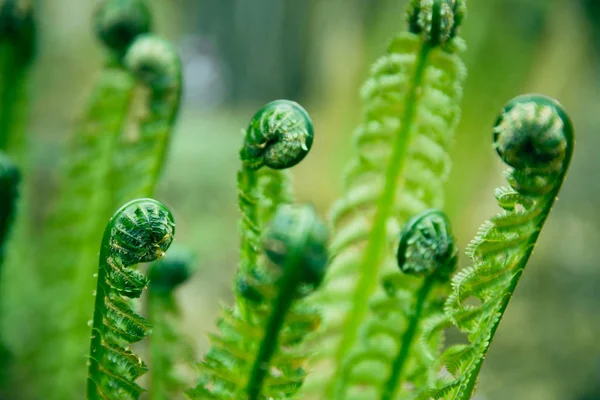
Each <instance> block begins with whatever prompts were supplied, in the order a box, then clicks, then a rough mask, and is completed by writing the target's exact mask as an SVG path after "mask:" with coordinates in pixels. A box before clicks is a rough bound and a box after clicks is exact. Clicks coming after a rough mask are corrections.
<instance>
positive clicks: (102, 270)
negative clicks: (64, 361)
mask: <svg viewBox="0 0 600 400" xmlns="http://www.w3.org/2000/svg"><path fill="white" fill-rule="evenodd" d="M174 234H175V223H174V221H173V216H172V215H171V213H170V212H169V210H168V209H167V208H166V207H165V206H164V205H163V204H161V203H159V202H158V201H156V200H152V199H138V200H133V201H131V202H129V203H127V204H125V205H124V206H123V207H121V208H120V209H119V210H118V211H117V212H116V213H115V215H114V216H113V217H112V218H111V220H110V221H109V223H108V225H107V226H106V230H105V232H104V237H103V238H102V245H101V247H100V265H99V269H98V284H97V289H96V304H95V309H94V320H93V325H92V339H91V344H90V361H89V370H88V386H87V398H88V399H89V400H96V399H123V400H127V399H138V397H139V395H140V394H141V392H142V389H141V388H140V387H139V386H138V385H137V384H136V383H135V380H136V379H137V378H138V377H139V376H141V375H142V374H144V373H145V372H146V370H147V368H146V366H145V364H144V363H143V362H142V360H141V359H140V358H139V357H138V356H136V355H135V354H134V353H133V352H131V350H129V348H128V347H127V346H128V344H130V343H133V342H137V341H139V340H141V339H143V338H144V337H145V336H147V335H148V333H149V332H150V325H149V324H148V322H147V321H146V320H145V319H143V318H142V317H140V316H139V315H137V314H135V312H134V311H133V309H132V306H131V304H130V303H129V301H128V299H132V298H137V297H140V295H141V294H142V291H143V289H144V288H145V287H146V285H147V284H148V279H147V278H146V277H145V276H144V275H143V274H141V273H140V272H138V271H136V270H135V269H133V268H131V267H133V266H135V265H136V264H138V263H142V262H149V261H153V260H155V259H157V258H160V257H162V256H163V255H164V253H165V251H166V250H167V249H168V248H169V246H170V245H171V242H172V241H173V235H174Z"/></svg>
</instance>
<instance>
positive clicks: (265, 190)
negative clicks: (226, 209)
mask: <svg viewBox="0 0 600 400" xmlns="http://www.w3.org/2000/svg"><path fill="white" fill-rule="evenodd" d="M313 134H314V133H313V128H312V122H311V121H310V118H309V117H308V114H307V113H306V111H305V110H304V109H303V108H302V107H301V106H300V105H298V104H296V103H294V102H291V101H286V100H278V101H275V102H272V103H269V104H267V105H266V106H265V107H263V108H262V109H261V110H259V112H258V113H257V114H256V115H255V116H254V117H253V119H252V120H251V122H250V124H249V127H248V129H247V130H246V131H245V139H244V146H243V147H242V150H241V152H240V158H241V159H242V168H241V170H240V171H239V173H238V196H239V197H238V198H239V204H240V211H241V214H242V220H241V227H240V230H241V239H242V240H241V254H240V267H239V270H238V274H237V277H236V282H235V295H236V303H235V306H234V307H233V308H224V309H223V311H222V315H221V319H220V320H219V323H218V327H219V330H220V335H218V336H213V337H211V343H212V346H211V349H210V350H209V351H208V353H207V355H206V357H205V359H204V361H203V363H202V364H201V365H200V379H199V382H198V385H197V386H196V388H195V389H194V390H193V391H191V392H190V393H189V396H190V397H192V398H200V399H205V398H214V399H231V398H246V397H245V396H246V394H245V393H246V392H248V391H251V392H253V393H254V394H253V395H256V396H258V395H259V394H258V393H255V391H256V390H259V391H260V387H261V386H262V388H263V394H264V395H265V396H269V395H272V396H273V397H274V398H285V397H286V396H290V395H292V394H293V393H295V392H296V391H297V390H298V388H299V387H300V385H301V383H302V380H303V379H304V376H305V373H304V370H303V369H302V365H303V363H304V360H305V359H306V356H305V355H304V354H302V353H301V352H299V351H298V350H296V349H295V347H296V346H297V345H298V344H299V343H300V342H302V340H303V339H304V337H305V336H306V335H307V334H308V333H309V332H312V331H313V330H314V329H315V328H316V327H317V326H318V324H319V318H318V315H317V314H316V310H315V309H314V308H313V307H310V306H308V305H307V304H306V303H305V301H304V300H302V301H296V302H294V303H293V305H291V306H290V305H286V304H285V302H282V301H281V300H282V299H280V298H279V294H278V293H283V292H282V290H283V289H282V285H284V283H285V282H286V281H285V280H284V278H282V277H281V276H280V275H281V274H280V273H279V272H277V270H276V269H275V270H274V269H273V268H272V267H269V266H268V264H267V263H266V262H265V260H264V259H263V258H262V257H260V255H259V254H260V252H259V249H260V247H261V246H260V238H261V236H262V232H263V229H264V227H265V223H266V222H267V218H269V216H271V215H274V212H275V209H276V208H277V207H278V206H279V205H281V204H286V203H288V202H291V201H292V199H293V194H292V191H291V189H290V188H291V186H290V182H289V177H288V175H287V174H286V173H285V171H281V169H282V168H289V167H292V166H294V165H296V164H297V163H298V162H300V161H301V160H302V159H303V158H304V157H305V156H306V155H307V153H308V151H309V150H310V147H311V145H312V141H313ZM264 166H267V167H269V168H263V167H264ZM297 212H298V214H302V213H308V212H307V211H306V210H305V211H302V212H300V211H297ZM291 232H292V231H291V230H290V232H289V233H291ZM317 250H318V249H315V252H316V251H317ZM276 263H277V262H276ZM278 264H281V262H279V263H278ZM286 268H287V267H286ZM284 276H286V275H285V274H284ZM286 285H287V284H286ZM284 286H285V285H284ZM287 290H288V292H289V291H290V290H291V291H292V292H293V291H298V290H299V289H298V288H296V289H293V290H292V289H289V288H288V289H287ZM288 294H292V293H288ZM287 300H289V299H286V301H287ZM277 307H282V308H285V309H286V312H285V313H284V314H285V315H287V316H286V317H285V320H284V323H283V327H282V328H281V329H280V328H278V327H276V326H271V327H269V328H268V329H266V325H267V324H268V323H269V321H271V318H272V316H273V315H274V314H273V313H274V310H275V309H277ZM281 317H282V315H279V317H278V318H281ZM280 322H281V321H280ZM273 324H274V323H273ZM267 332H269V334H270V335H277V334H278V336H277V341H278V346H275V348H273V349H265V348H264V347H261V345H260V343H261V341H263V337H264V336H265V334H266V333H267ZM278 332H279V333H278ZM269 341H270V339H269ZM273 344H274V343H273ZM261 348H263V350H262V351H263V352H266V353H267V354H263V355H262V356H260V357H262V358H265V357H266V358H269V359H270V360H271V369H270V370H269V372H268V373H267V376H264V375H263V374H264V372H265V371H262V370H259V369H256V368H254V367H253V365H256V364H255V360H256V359H257V357H259V352H260V350H259V349H261ZM267 350H268V351H267ZM271 351H275V354H274V355H273V356H272V358H271V355H269V354H268V353H269V352H271ZM252 371H254V372H252ZM251 373H252V374H253V378H252V379H251V378H250V377H249V376H250V374H251ZM251 381H252V382H254V383H253V386H252V388H250V387H249V382H251ZM263 381H264V382H263Z"/></svg>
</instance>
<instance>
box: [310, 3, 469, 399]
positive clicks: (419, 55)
mask: <svg viewBox="0 0 600 400" xmlns="http://www.w3.org/2000/svg"><path fill="white" fill-rule="evenodd" d="M464 13H465V1H464V0H456V1H455V0H421V1H411V3H410V4H409V9H408V22H409V29H410V32H409V33H404V34H401V35H399V36H398V37H396V38H395V39H394V40H393V41H392V43H391V44H390V46H389V48H388V52H387V54H386V55H384V56H383V57H382V58H381V59H379V60H378V61H377V62H376V63H375V64H374V66H373V68H372V71H371V76H370V78H369V79H368V80H367V82H366V84H365V85H364V87H363V89H362V97H363V100H364V103H365V111H364V115H363V122H362V123H361V125H360V126H359V128H358V129H357V130H356V132H355V135H354V141H355V144H356V147H357V151H358V154H357V157H356V159H355V160H354V161H353V162H352V163H351V164H350V167H349V169H348V171H347V174H346V177H345V194H344V196H343V197H342V198H341V199H340V200H339V201H338V202H336V204H335V205H334V207H333V209H332V211H331V214H330V220H331V223H332V225H333V227H334V237H333V239H332V243H331V248H330V253H331V256H332V263H331V267H330V272H329V274H328V276H327V277H326V279H325V282H324V284H323V286H322V287H321V288H320V290H319V291H318V293H317V294H316V296H315V302H318V303H320V304H322V305H323V306H324V310H323V313H324V318H323V320H324V321H325V326H324V329H323V330H322V332H321V334H320V335H317V338H316V340H315V342H316V343H317V344H318V346H319V349H322V350H321V351H319V352H318V353H317V354H316V355H315V357H313V361H314V367H313V368H314V369H315V370H316V371H317V372H316V373H313V374H311V375H310V376H309V378H308V379H307V382H306V385H305V390H304V391H303V392H304V394H305V395H307V396H313V397H314V398H318V399H322V398H328V399H335V398H338V397H337V396H342V395H343V393H345V392H346V388H347V386H348V385H350V384H351V382H348V381H347V380H346V379H345V377H347V376H348V373H347V372H348V371H345V369H346V368H347V367H348V358H349V357H350V356H351V354H355V353H356V352H357V351H360V347H361V346H362V344H361V343H360V340H359V338H360V336H361V332H360V331H361V326H364V323H365V321H366V320H367V319H368V318H369V314H370V310H369V303H370V299H371V298H372V297H373V296H375V295H376V292H377V291H378V290H380V289H379V285H378V281H379V280H380V278H381V277H382V275H383V274H384V273H386V271H391V270H393V269H395V267H394V261H393V253H394V249H393V246H394V244H395V241H396V238H397V235H398V232H399V230H400V227H401V226H402V224H403V223H404V222H405V221H407V220H408V219H409V218H411V217H412V216H414V215H416V214H418V213H420V212H423V211H425V210H427V209H430V208H432V207H433V208H441V207H442V206H443V202H444V192H443V184H444V182H445V180H446V178H447V175H448V172H449V169H450V160H449V156H448V154H447V150H448V148H449V146H450V143H451V141H452V133H453V131H454V128H455V127H456V125H457V123H458V119H459V114H460V109H459V106H458V104H459V103H460V99H461V96H462V93H461V85H462V82H463V80H464V77H465V68H464V66H463V64H462V62H461V60H460V58H459V57H458V55H457V54H456V53H457V52H458V50H459V49H460V48H461V39H460V38H458V37H457V31H458V28H459V26H460V24H461V22H462V19H463V15H464ZM418 287H419V285H418V283H417V282H416V280H413V285H412V286H411V285H407V287H406V288H405V289H406V292H407V293H408V296H407V298H411V296H413V295H414V294H416V292H417V291H418ZM408 318H409V317H408V315H407V316H405V317H404V319H408Z"/></svg>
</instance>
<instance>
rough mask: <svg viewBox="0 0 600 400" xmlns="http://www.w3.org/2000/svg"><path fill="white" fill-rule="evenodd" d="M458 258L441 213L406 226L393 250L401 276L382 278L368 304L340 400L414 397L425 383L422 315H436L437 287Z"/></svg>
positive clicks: (434, 212)
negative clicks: (410, 282) (413, 280)
mask: <svg viewBox="0 0 600 400" xmlns="http://www.w3.org/2000/svg"><path fill="white" fill-rule="evenodd" d="M457 260H458V257H457V248H456V246H455V244H454V238H453V237H452V234H451V232H450V224H449V222H448V219H447V218H446V216H445V214H444V213H442V212H441V211H438V210H427V211H425V212H423V213H421V214H419V215H417V216H415V217H414V218H412V219H411V220H410V221H408V222H407V224H406V225H405V226H404V228H403V229H402V232H401V235H400V242H399V245H398V251H397V261H398V266H399V267H400V270H401V271H402V273H398V272H393V273H389V274H387V275H386V276H385V277H384V278H383V286H384V289H385V290H384V293H382V294H380V295H379V296H378V297H376V298H374V299H373V301H372V302H371V306H372V310H373V315H371V316H370V318H369V319H368V320H367V322H366V324H365V327H364V328H363V329H362V335H361V337H360V341H361V344H362V346H361V347H360V348H359V350H358V351H356V352H355V353H352V354H351V356H350V357H349V359H348V361H347V364H346V368H345V373H346V374H348V376H347V377H346V379H348V380H349V381H350V382H351V385H349V387H348V388H347V391H346V392H344V393H338V394H337V395H338V396H339V398H343V399H365V400H366V399H382V400H390V399H397V398H414V394H413V393H411V392H414V391H415V388H420V387H421V386H422V385H423V384H425V383H426V382H427V378H428V376H427V374H426V373H425V372H426V368H427V366H428V365H424V363H423V362H422V361H421V358H420V354H419V351H420V350H421V349H419V348H416V349H415V347H416V346H414V345H415V342H416V338H417V337H418V336H419V334H420V332H421V323H422V319H423V316H424V315H432V314H433V313H435V312H437V313H439V312H441V311H442V302H441V301H440V296H439V294H440V291H441V287H439V286H438V285H437V283H440V282H447V281H448V278H449V276H450V275H451V274H452V272H453V271H454V269H455V268H456V263H457ZM410 275H412V276H415V277H418V278H419V285H418V286H419V288H418V290H417V291H416V293H415V295H414V300H412V299H411V300H409V298H408V297H407V296H408V295H410V293H407V291H406V288H405V285H406V283H405V281H406V279H407V276H410Z"/></svg>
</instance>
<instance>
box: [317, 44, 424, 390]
mask: <svg viewBox="0 0 600 400" xmlns="http://www.w3.org/2000/svg"><path fill="white" fill-rule="evenodd" d="M430 51H431V47H430V46H429V45H428V44H423V45H422V47H421V50H420V52H419V55H418V57H417V62H416V67H415V73H414V76H413V78H412V85H411V87H410V90H409V92H408V94H407V98H406V108H405V109H404V113H403V114H402V118H401V120H400V121H401V123H402V126H401V127H400V131H399V132H398V133H397V134H396V135H395V141H394V147H393V152H392V156H391V158H390V161H389V164H388V169H387V171H386V177H385V188H384V192H383V194H382V196H381V198H380V199H379V204H378V207H377V213H376V215H375V220H374V222H373V228H372V230H371V232H370V234H369V239H368V242H367V247H366V250H365V252H364V256H363V259H362V262H361V264H360V268H359V274H360V277H359V278H358V280H357V282H358V283H357V288H356V290H355V292H354V298H353V300H352V309H351V311H350V312H349V313H348V317H347V319H346V321H345V324H344V332H343V336H342V339H341V341H340V343H339V345H338V348H337V352H336V356H335V369H336V370H337V371H340V370H341V369H342V368H343V364H344V359H345V356H346V354H347V351H348V349H349V348H351V347H352V346H353V345H354V343H355V341H356V338H357V336H358V330H359V327H360V325H361V323H362V321H363V320H364V317H365V315H366V313H367V310H368V298H369V295H370V294H371V293H372V292H373V290H374V288H375V287H376V285H377V280H378V278H379V268H380V266H381V262H382V259H383V257H384V250H385V248H386V246H387V243H388V240H387V235H386V226H387V222H388V219H389V217H390V215H391V214H392V211H393V207H394V204H395V197H396V191H397V190H396V188H397V186H398V178H399V177H400V175H401V173H402V171H403V169H404V162H405V160H406V153H407V152H408V146H409V143H410V133H411V130H412V127H413V122H414V119H415V115H416V110H417V100H418V97H419V94H420V92H421V91H420V90H419V89H420V88H421V85H422V81H423V77H424V75H425V70H426V66H427V59H428V56H429V53H430ZM335 376H338V377H341V376H343V375H342V374H339V373H336V374H335ZM343 385H344V382H342V381H341V379H340V378H337V379H333V380H332V382H331V384H330V386H329V389H328V391H327V394H328V395H327V398H335V396H336V395H335V394H336V393H341V390H340V389H341V387H343Z"/></svg>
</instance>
